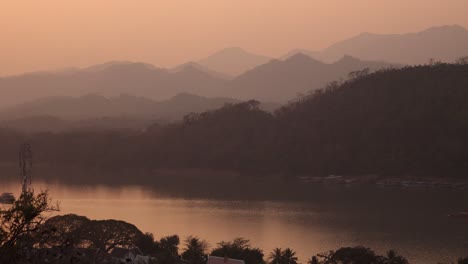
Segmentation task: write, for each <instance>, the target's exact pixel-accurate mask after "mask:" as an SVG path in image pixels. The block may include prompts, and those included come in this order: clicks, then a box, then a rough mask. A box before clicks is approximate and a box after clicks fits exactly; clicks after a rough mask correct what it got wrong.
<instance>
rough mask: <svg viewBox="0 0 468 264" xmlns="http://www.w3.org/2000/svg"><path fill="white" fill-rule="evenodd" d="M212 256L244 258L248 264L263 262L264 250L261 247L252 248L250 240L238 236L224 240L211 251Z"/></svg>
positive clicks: (260, 263)
mask: <svg viewBox="0 0 468 264" xmlns="http://www.w3.org/2000/svg"><path fill="white" fill-rule="evenodd" d="M211 255H212V256H216V257H229V258H233V259H242V260H244V261H245V263H246V264H262V263H264V262H265V261H264V260H263V252H262V250H260V249H259V248H252V247H251V246H250V241H249V240H247V239H244V238H236V239H234V240H232V241H229V242H225V241H222V242H220V243H218V246H217V247H216V248H214V249H213V251H212V252H211Z"/></svg>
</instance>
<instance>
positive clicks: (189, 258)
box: [181, 236, 208, 264]
mask: <svg viewBox="0 0 468 264" xmlns="http://www.w3.org/2000/svg"><path fill="white" fill-rule="evenodd" d="M207 250H208V242H206V241H205V240H201V239H200V238H198V237H196V236H189V237H187V238H186V239H185V240H184V252H182V254H181V257H182V259H183V260H185V261H186V262H187V263H188V264H204V263H206V260H207Z"/></svg>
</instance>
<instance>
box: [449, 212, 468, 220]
mask: <svg viewBox="0 0 468 264" xmlns="http://www.w3.org/2000/svg"><path fill="white" fill-rule="evenodd" d="M449 216H450V217H456V218H467V219H468V212H458V213H454V214H449Z"/></svg>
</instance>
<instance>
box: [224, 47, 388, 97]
mask: <svg viewBox="0 0 468 264" xmlns="http://www.w3.org/2000/svg"><path fill="white" fill-rule="evenodd" d="M389 67H394V65H392V64H389V63H386V62H376V61H361V60H359V59H357V58H353V57H350V56H344V57H342V58H341V59H340V60H338V61H336V62H334V63H331V64H327V63H323V62H321V61H318V60H315V59H313V58H311V57H309V56H307V55H305V54H303V53H298V54H295V55H293V56H291V57H289V58H287V59H286V60H272V61H270V62H268V63H266V64H263V65H260V66H258V67H256V68H254V69H252V70H250V71H247V72H246V73H244V74H243V75H241V76H239V77H237V78H235V79H234V80H233V81H232V82H231V83H229V85H230V86H229V88H228V91H227V93H226V94H225V96H228V97H235V98H241V99H249V98H256V99H258V100H260V101H272V102H285V101H288V100H291V99H294V98H295V97H297V96H298V95H299V94H305V93H307V92H308V91H310V90H315V89H319V88H322V87H324V86H325V85H326V84H327V83H329V82H332V81H335V80H340V79H346V78H348V74H349V73H350V72H353V71H359V70H363V69H366V68H368V69H369V70H370V71H373V70H377V69H382V68H389Z"/></svg>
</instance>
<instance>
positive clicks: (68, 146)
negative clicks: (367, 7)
mask: <svg viewBox="0 0 468 264" xmlns="http://www.w3.org/2000/svg"><path fill="white" fill-rule="evenodd" d="M353 75H354V78H353V79H352V80H349V81H346V82H344V83H341V84H338V83H332V84H330V85H329V86H328V87H326V88H324V89H322V90H319V91H316V92H314V93H313V94H310V95H308V96H305V97H303V98H302V99H300V100H298V101H296V102H293V103H290V104H289V105H287V106H284V107H283V108H281V109H280V110H278V111H277V112H275V113H268V112H264V111H262V110H261V109H260V108H259V107H258V103H257V102H255V101H249V102H243V103H239V104H230V105H226V106H225V107H223V108H220V109H218V110H214V111H209V112H205V113H201V114H191V115H188V116H186V117H185V118H184V120H183V121H182V122H180V123H176V124H171V125H167V126H162V127H161V126H157V125H155V126H152V127H150V128H149V129H148V130H147V131H146V132H142V133H131V134H123V133H117V132H115V133H97V132H94V133H93V132H88V133H82V132H80V133H78V132H76V133H64V134H38V135H35V136H33V137H32V138H31V139H30V141H31V142H32V144H33V146H34V149H35V160H36V162H50V163H54V164H63V165H66V164H70V163H73V164H77V165H80V166H97V167H116V166H117V167H128V168H132V167H148V168H215V169H227V170H235V171H245V172H262V173H263V172H264V173H276V172H281V173H288V174H290V175H295V174H299V173H308V174H311V175H328V174H353V175H363V174H387V175H388V174H389V175H404V174H409V175H437V176H449V175H450V176H462V177H466V174H467V173H468V162H467V159H468V121H467V120H468V103H467V102H468V65H467V64H434V65H425V66H414V67H405V68H402V69H390V70H382V71H379V72H376V73H371V74H367V73H366V72H357V73H354V74H353ZM22 140H24V138H23V136H21V135H17V134H15V133H13V132H9V133H7V132H6V131H3V132H2V133H0V143H1V144H2V146H3V147H2V148H1V149H0V155H1V156H0V158H1V159H2V160H1V161H14V160H15V158H16V155H14V153H16V148H17V144H19V142H21V141H22Z"/></svg>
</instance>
